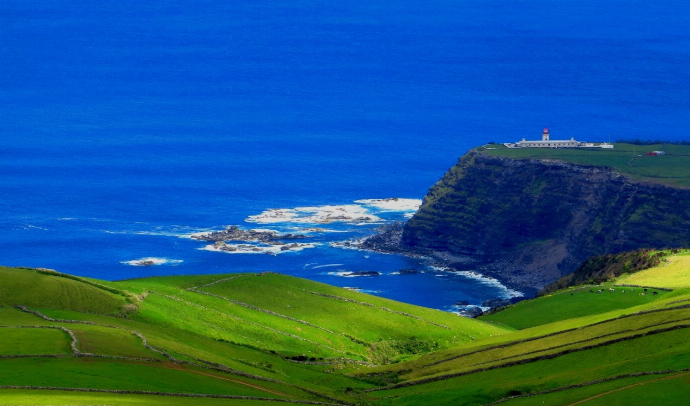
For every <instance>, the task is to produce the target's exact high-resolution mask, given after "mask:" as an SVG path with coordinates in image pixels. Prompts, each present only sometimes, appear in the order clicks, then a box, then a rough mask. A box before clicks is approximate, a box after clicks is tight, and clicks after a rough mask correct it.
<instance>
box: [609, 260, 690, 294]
mask: <svg viewBox="0 0 690 406" xmlns="http://www.w3.org/2000/svg"><path fill="white" fill-rule="evenodd" d="M616 283H617V284H629V285H641V286H653V287H658V288H669V289H682V288H690V252H687V251H686V252H683V253H680V254H677V255H670V256H668V257H666V261H664V262H663V263H662V264H661V265H659V266H657V267H654V268H650V269H646V270H644V271H640V272H637V273H634V274H632V275H626V276H623V277H620V278H618V280H617V281H616Z"/></svg>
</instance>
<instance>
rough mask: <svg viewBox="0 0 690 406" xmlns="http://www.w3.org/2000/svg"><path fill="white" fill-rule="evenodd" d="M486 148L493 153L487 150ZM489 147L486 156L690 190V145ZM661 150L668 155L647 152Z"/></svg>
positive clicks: (484, 151)
mask: <svg viewBox="0 0 690 406" xmlns="http://www.w3.org/2000/svg"><path fill="white" fill-rule="evenodd" d="M486 147H488V148H491V149H485V148H486ZM486 147H484V148H482V149H483V153H485V154H487V155H491V156H502V157H507V158H518V159H526V158H528V159H558V160H562V161H566V162H571V163H575V164H580V165H592V166H606V167H610V168H613V169H614V170H616V171H617V172H620V173H624V174H626V175H629V176H630V177H632V178H633V179H640V180H642V179H644V180H650V181H655V182H660V183H664V184H668V185H673V186H682V187H690V145H673V144H651V145H633V144H625V143H616V144H614V149H602V148H563V149H557V148H505V147H503V146H502V145H487V146H486ZM494 148H495V149H494ZM661 150H663V151H664V152H666V155H660V156H649V155H646V153H647V152H651V151H661Z"/></svg>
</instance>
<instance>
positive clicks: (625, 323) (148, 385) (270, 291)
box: [0, 255, 690, 405]
mask: <svg viewBox="0 0 690 406" xmlns="http://www.w3.org/2000/svg"><path fill="white" fill-rule="evenodd" d="M674 258H675V257H668V259H669V260H670V261H671V264H676V262H674V261H675V259H674ZM678 258H679V261H680V262H678V263H679V264H681V263H682V261H683V260H684V259H685V258H687V256H682V255H680V256H678ZM678 267H679V268H682V267H683V266H682V264H681V265H678ZM663 268H664V269H666V270H668V269H675V265H668V266H665V267H663ZM2 272H5V273H4V275H6V276H11V278H8V279H4V280H3V281H4V283H3V288H2V290H1V291H2V292H3V295H2V296H0V306H2V307H0V326H3V327H0V405H2V404H13V405H29V404H30V405H60V404H64V405H67V404H80V405H100V404H118V405H120V404H121V405H143V404H146V405H149V404H153V405H155V404H166V405H189V404H192V403H194V404H199V402H201V400H200V398H192V397H184V396H180V395H179V394H188V395H203V396H241V397H246V398H244V399H218V398H203V404H209V405H215V404H217V405H265V404H268V403H270V404H276V401H277V402H284V401H289V402H298V403H299V402H316V403H321V404H352V405H418V404H430V405H435V404H439V405H441V404H444V405H445V404H457V402H458V399H462V404H467V405H485V404H489V403H492V402H496V401H501V400H505V401H504V402H503V403H501V404H509V405H522V404H534V403H530V402H536V403H540V404H541V402H542V401H543V402H545V404H563V405H566V404H574V403H576V402H580V401H583V402H584V403H582V404H602V402H606V403H607V404H616V402H623V401H625V402H630V400H631V399H633V400H634V399H653V398H654V397H655V396H657V397H658V396H661V397H662V398H663V399H665V400H667V401H665V402H664V404H667V405H669V404H671V405H672V404H681V403H674V402H677V401H679V400H680V399H685V397H684V396H685V394H687V393H688V391H687V389H688V388H687V386H688V385H687V382H688V378H687V376H686V375H683V374H684V373H685V372H684V371H685V370H686V369H688V368H690V344H689V342H688V340H687V337H689V336H690V309H689V307H690V289H677V290H674V291H670V292H667V291H660V292H659V294H658V295H651V294H649V295H644V296H641V295H639V293H638V292H637V291H638V290H639V291H640V292H642V289H641V288H630V287H622V286H612V287H611V286H609V285H607V286H597V287H579V288H573V289H565V290H562V291H557V292H555V293H553V294H551V295H548V296H545V297H540V298H538V299H534V300H529V301H524V302H521V303H518V304H516V305H514V306H511V307H509V308H507V309H505V310H503V311H501V312H498V313H495V314H492V315H489V316H486V317H485V318H484V320H472V319H466V318H462V317H458V316H456V315H453V314H450V313H444V312H439V311H436V310H431V309H424V308H419V307H416V306H412V305H408V304H403V303H398V302H394V301H390V300H387V299H383V298H379V297H375V296H370V295H365V294H361V293H357V292H352V291H348V290H345V289H340V288H336V287H332V286H328V285H323V284H320V283H316V282H312V281H306V280H302V279H298V278H294V277H289V276H285V275H279V274H272V273H269V274H261V275H258V274H233V275H196V276H179V277H162V278H146V279H139V280H129V281H122V282H103V281H96V280H88V281H85V280H80V279H79V278H74V279H73V278H69V277H64V276H60V275H48V274H43V273H36V272H31V271H30V270H26V269H19V270H14V269H11V268H4V269H3V270H2ZM674 272H675V271H674ZM669 275H673V276H669ZM648 278H651V280H652V281H657V282H658V283H659V284H661V283H666V282H664V281H665V279H664V278H667V279H669V280H677V279H678V273H677V272H675V273H672V274H662V273H650V275H649V276H648ZM32 284H34V286H35V288H34V289H39V291H24V292H17V290H16V289H18V288H21V289H24V290H30V289H32V288H31V286H32ZM101 285H104V286H101ZM106 285H107V286H106ZM657 286H660V285H657ZM41 289H45V291H46V292H50V295H53V296H51V297H48V295H46V294H42V293H41V291H40V290H41ZM590 289H592V290H593V291H596V290H599V289H603V290H604V291H603V292H602V293H590V292H589V291H590ZM608 289H614V292H609V291H608ZM631 289H635V291H634V292H633V291H631ZM623 290H625V291H626V293H623ZM73 292H78V294H77V296H76V298H63V297H60V296H61V295H70V294H72V293H73ZM42 297H45V298H46V300H44V301H42V300H41V298H42ZM132 297H138V298H140V299H138V300H137V305H138V306H137V307H136V311H135V312H131V313H129V314H128V315H127V316H126V317H125V316H124V315H123V313H122V312H121V311H120V309H121V306H122V305H123V304H125V303H128V301H130V302H131V298H132ZM22 300H26V301H27V302H28V303H31V304H32V305H31V306H30V307H31V310H32V311H38V313H28V312H26V311H22V310H21V309H18V308H14V307H11V306H14V305H19V304H22V305H24V303H22ZM101 300H104V301H105V303H103V304H102V303H96V302H98V301H101ZM85 308H86V309H91V310H96V311H90V312H86V311H84V310H83V309H85ZM48 318H52V320H51V319H48ZM40 326H44V327H49V328H37V327H40ZM68 332H69V333H68ZM70 334H71V335H70ZM70 345H74V346H75V348H76V352H73V350H72V348H71V347H70ZM45 355H47V356H49V357H48V358H46V357H45ZM42 356H43V357H42ZM372 364H375V365H372ZM674 371H675V372H674ZM630 374H638V375H634V376H630ZM8 386H32V387H35V389H28V388H24V389H19V388H15V389H12V388H8ZM51 388H52V389H51ZM55 388H64V389H65V390H55ZM68 388H73V389H79V388H81V389H97V390H100V391H122V390H124V391H138V392H136V393H112V392H109V393H106V392H98V393H92V392H78V391H74V390H67V389H68ZM142 391H149V392H156V393H159V394H157V395H156V394H144V393H142ZM666 391H674V393H673V395H669V394H667V393H665V392H666ZM175 394H177V395H175ZM526 394H530V395H534V396H531V397H521V396H522V395H526ZM515 396H517V397H515ZM511 397H514V398H511ZM262 399H272V401H270V402H269V401H267V400H262Z"/></svg>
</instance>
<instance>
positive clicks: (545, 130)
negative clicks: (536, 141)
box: [541, 128, 549, 141]
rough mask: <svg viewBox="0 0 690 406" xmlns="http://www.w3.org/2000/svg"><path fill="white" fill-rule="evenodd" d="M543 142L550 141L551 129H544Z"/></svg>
mask: <svg viewBox="0 0 690 406" xmlns="http://www.w3.org/2000/svg"><path fill="white" fill-rule="evenodd" d="M541 140H542V141H548V140H549V129H548V128H544V132H542V133H541Z"/></svg>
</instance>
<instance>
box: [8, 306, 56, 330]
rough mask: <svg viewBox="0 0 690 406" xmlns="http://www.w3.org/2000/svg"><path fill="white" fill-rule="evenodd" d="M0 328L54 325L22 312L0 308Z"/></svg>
mask: <svg viewBox="0 0 690 406" xmlns="http://www.w3.org/2000/svg"><path fill="white" fill-rule="evenodd" d="M0 325H1V326H52V325H55V323H53V322H50V321H47V320H43V319H41V318H39V317H36V316H34V315H33V314H29V313H26V312H23V311H21V310H19V309H16V308H14V307H6V306H5V307H0Z"/></svg>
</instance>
